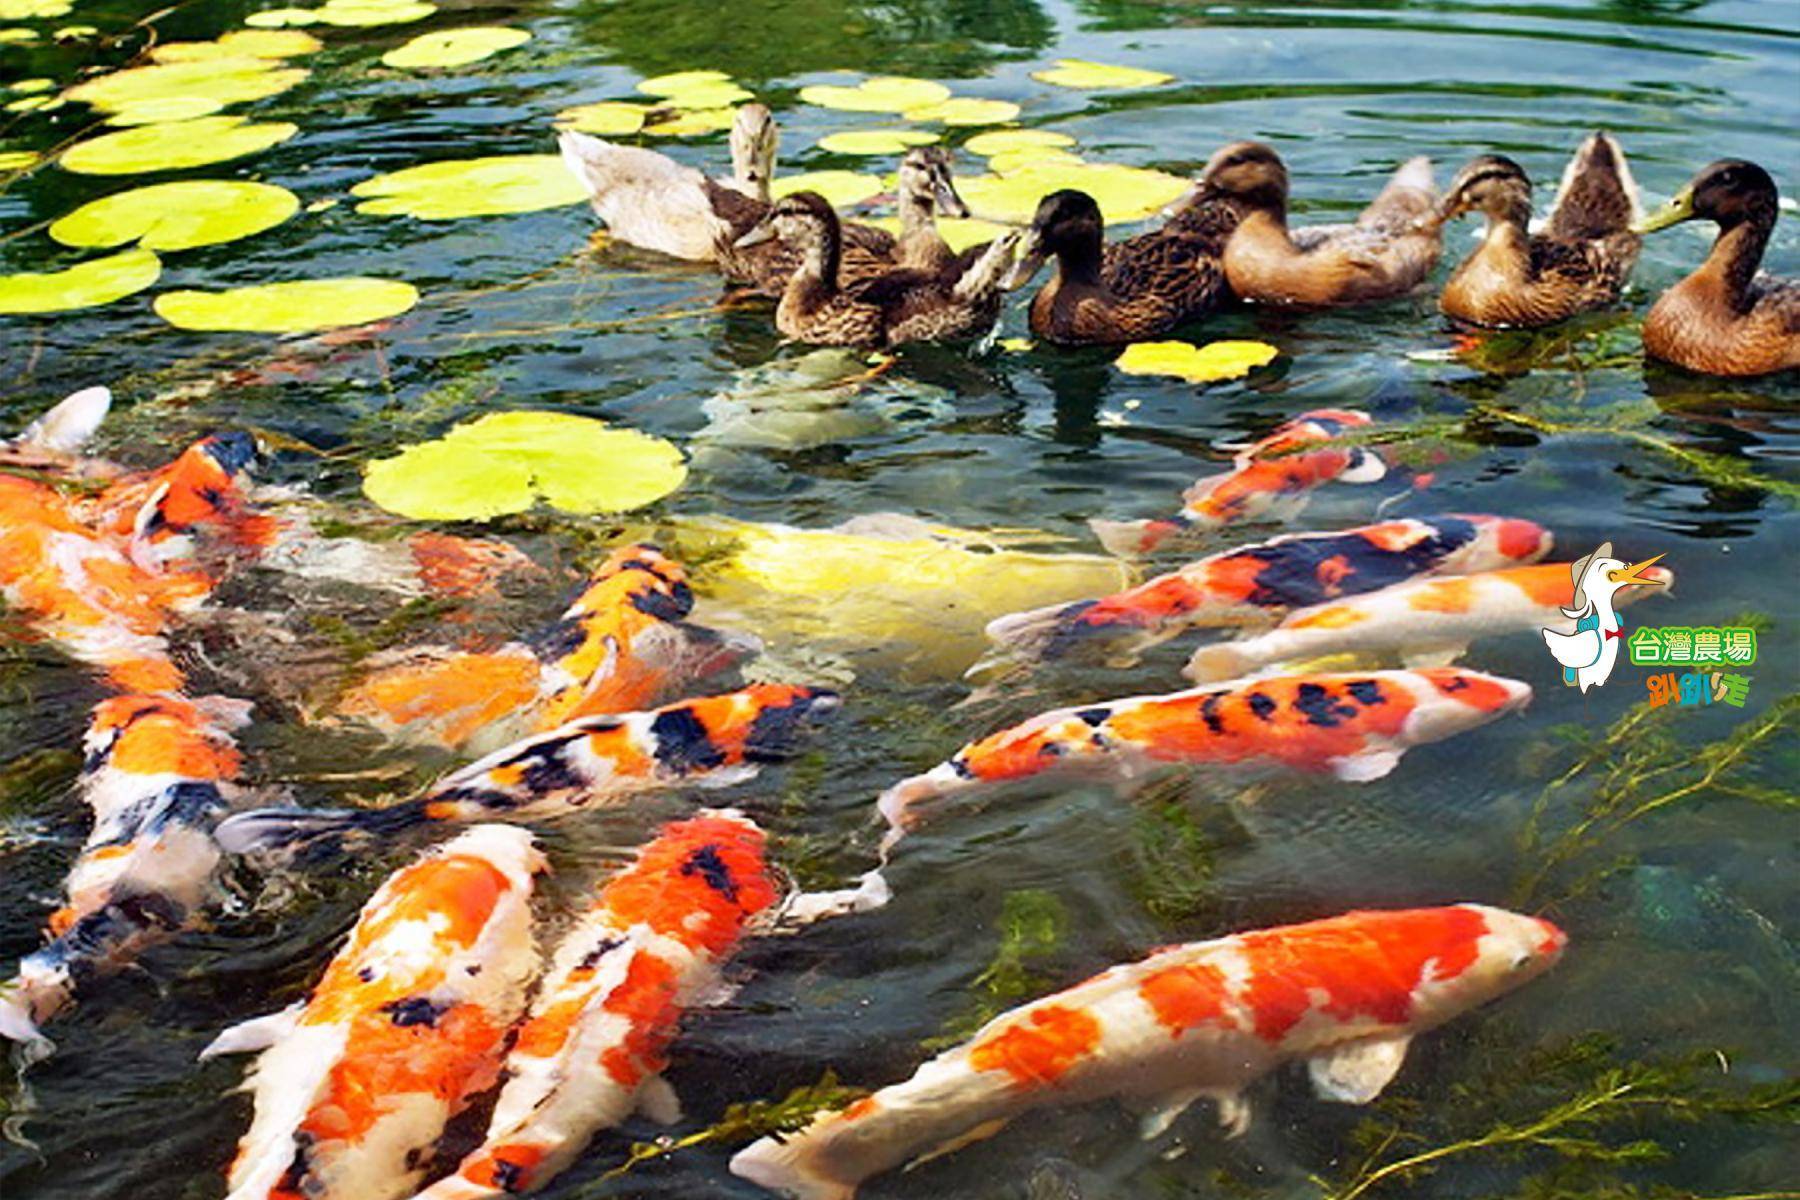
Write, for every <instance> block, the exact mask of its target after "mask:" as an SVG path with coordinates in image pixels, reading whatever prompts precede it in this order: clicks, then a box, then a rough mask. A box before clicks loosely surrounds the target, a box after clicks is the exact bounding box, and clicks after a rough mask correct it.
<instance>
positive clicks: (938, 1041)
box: [921, 888, 1069, 1054]
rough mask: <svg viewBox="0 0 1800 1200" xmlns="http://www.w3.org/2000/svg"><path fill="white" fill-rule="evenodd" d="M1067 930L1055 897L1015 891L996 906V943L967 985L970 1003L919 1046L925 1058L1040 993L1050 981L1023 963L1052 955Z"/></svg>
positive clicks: (1033, 890) (1032, 890)
mask: <svg viewBox="0 0 1800 1200" xmlns="http://www.w3.org/2000/svg"><path fill="white" fill-rule="evenodd" d="M1068 931H1069V911H1068V909H1067V908H1066V907H1064V905H1063V902H1062V901H1061V900H1059V899H1057V897H1056V895H1055V893H1053V892H1047V891H1044V890H1043V889H1042V888H1021V889H1019V890H1018V891H1013V892H1008V893H1006V898H1005V899H1004V900H1002V901H1001V902H1000V944H999V945H998V946H997V947H996V948H995V950H994V957H993V959H992V960H991V961H989V963H988V965H987V966H986V968H984V969H983V970H982V972H981V974H979V975H977V976H976V977H975V978H974V979H972V980H970V981H969V986H968V989H967V990H968V992H969V993H970V995H971V997H972V1002H971V1003H970V1004H969V1005H968V1007H967V1008H966V1009H965V1011H964V1012H962V1013H961V1014H959V1015H958V1016H956V1017H953V1018H951V1019H950V1020H949V1021H948V1022H946V1023H945V1025H944V1028H943V1031H942V1032H941V1033H938V1034H937V1035H936V1036H934V1037H929V1038H926V1039H925V1041H924V1042H923V1043H922V1044H921V1045H922V1048H923V1049H924V1050H926V1051H927V1052H928V1053H932V1054H936V1053H937V1052H938V1051H940V1050H948V1049H949V1048H950V1047H952V1046H954V1045H957V1044H958V1043H960V1042H963V1041H966V1040H967V1039H968V1037H969V1035H971V1034H973V1033H974V1032H975V1031H976V1030H977V1029H980V1028H981V1027H982V1026H983V1025H986V1024H987V1023H988V1022H989V1021H991V1020H993V1019H994V1018H995V1017H997V1016H999V1015H1000V1014H1001V1013H1003V1012H1005V1011H1006V1010H1007V1009H1009V1008H1013V1007H1014V1006H1016V1005H1018V1004H1020V1003H1022V1002H1023V1001H1025V1000H1026V999H1028V998H1029V997H1032V996H1035V995H1037V994H1039V993H1041V992H1043V991H1045V990H1046V989H1047V988H1048V987H1049V986H1050V981H1049V980H1046V979H1043V978H1040V977H1039V976H1037V975H1035V974H1034V973H1033V972H1032V971H1031V970H1030V969H1029V967H1028V965H1027V964H1029V963H1030V962H1031V960H1033V959H1037V958H1043V957H1044V956H1046V955H1049V954H1053V953H1055V951H1056V950H1057V949H1058V947H1060V946H1061V945H1062V942H1063V938H1064V937H1065V936H1066V935H1067V934H1068Z"/></svg>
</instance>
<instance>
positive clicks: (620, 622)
mask: <svg viewBox="0 0 1800 1200" xmlns="http://www.w3.org/2000/svg"><path fill="white" fill-rule="evenodd" d="M693 607H694V594H693V591H692V589H691V588H690V587H689V586H688V582H687V575H686V573H685V572H684V571H683V570H682V569H681V566H680V564H678V563H676V562H674V561H672V560H670V559H668V558H666V557H664V556H663V554H662V553H661V552H660V551H659V550H657V549H656V547H654V546H649V545H642V544H639V545H632V546H624V547H621V548H620V549H617V550H615V551H613V553H612V555H611V556H610V557H609V558H608V559H607V561H606V562H605V563H604V564H603V565H602V566H601V567H600V569H599V570H598V571H596V572H595V573H594V577H593V579H592V581H591V582H590V583H589V585H588V587H587V589H586V590H585V591H583V592H582V594H581V596H580V597H578V598H577V599H576V601H575V603H574V604H572V605H571V606H570V607H569V609H568V610H567V611H566V612H565V613H563V615H562V617H561V619H560V620H558V621H557V622H556V623H555V624H554V625H552V626H550V627H549V628H548V629H545V630H542V631H541V632H539V633H538V634H537V635H535V636H534V637H532V638H530V639H528V640H526V641H523V642H509V643H507V644H506V645H503V646H500V647H498V648H496V649H494V650H491V651H485V652H469V651H451V650H445V649H441V648H434V649H428V650H423V651H421V650H410V651H405V652H403V653H402V654H400V655H398V656H396V657H395V658H393V659H390V660H389V661H388V662H386V663H385V664H382V665H380V666H379V668H378V669H377V670H376V671H375V672H374V673H373V674H372V675H371V676H370V677H369V678H367V679H365V680H364V681H363V682H362V683H361V684H359V685H358V686H357V687H356V688H355V689H354V690H352V691H351V692H350V693H349V694H348V695H347V696H345V697H344V699H343V700H342V701H341V702H340V703H339V704H338V706H337V712H338V714H339V715H342V716H348V717H353V718H356V719H359V720H361V721H363V722H365V723H367V724H369V725H371V726H373V727H375V728H377V729H379V730H381V731H382V732H384V733H386V734H388V735H389V736H405V737H407V738H408V739H409V740H415V741H426V742H432V743H436V744H440V745H443V746H446V747H450V748H456V747H461V746H465V745H468V744H470V743H471V742H475V741H476V740H477V739H479V740H481V741H482V742H484V743H485V744H486V746H487V747H492V746H494V745H504V744H505V743H506V742H508V741H511V740H514V739H516V738H518V737H519V736H522V735H523V734H525V733H528V732H543V731H545V730H550V729H555V728H556V727H557V726H559V725H562V724H565V723H567V722H568V721H571V720H574V719H575V718H577V717H583V716H591V715H597V714H600V713H613V712H632V711H635V710H638V709H643V708H649V707H651V706H652V705H655V704H657V703H660V702H662V701H664V700H667V699H670V698H671V694H672V693H678V692H679V691H680V689H681V688H682V687H684V686H685V685H686V684H688V683H691V682H693V681H696V680H698V679H702V678H705V677H707V676H709V675H713V674H716V673H718V672H720V671H723V670H726V669H728V668H730V667H732V666H735V665H737V664H738V663H740V662H742V661H744V660H745V659H747V658H749V657H750V656H752V655H753V654H755V653H756V652H757V651H758V650H760V649H761V644H760V643H758V642H757V641H756V640H755V639H754V638H750V637H748V636H747V635H743V634H727V633H720V632H718V631H716V630H712V629H707V628H705V627H703V626H699V625H694V624H691V623H689V622H688V621H687V620H686V617H687V615H688V614H689V613H690V612H691V611H692V610H693Z"/></svg>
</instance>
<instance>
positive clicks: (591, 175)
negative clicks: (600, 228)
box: [556, 129, 730, 262]
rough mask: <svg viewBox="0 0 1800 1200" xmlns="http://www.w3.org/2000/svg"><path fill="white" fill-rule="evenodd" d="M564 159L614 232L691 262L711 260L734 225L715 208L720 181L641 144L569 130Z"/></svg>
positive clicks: (562, 145)
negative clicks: (644, 147)
mask: <svg viewBox="0 0 1800 1200" xmlns="http://www.w3.org/2000/svg"><path fill="white" fill-rule="evenodd" d="M556 144H557V146H558V148H559V149H560V150H561V151H562V160H563V164H564V165H565V166H566V167H568V169H569V173H570V174H571V175H573V176H574V177H575V179H576V181H577V182H579V183H580V184H581V186H582V187H584V188H585V189H587V193H588V201H589V203H591V204H592V205H593V207H594V211H595V212H596V213H598V214H599V216H600V219H601V220H602V221H604V222H606V228H607V230H608V231H609V232H610V233H611V234H612V236H613V237H615V238H617V239H619V240H620V241H622V242H629V243H631V244H632V245H634V246H642V247H644V248H645V249H646V250H658V251H661V252H662V253H664V254H668V255H672V256H673V257H675V258H685V259H687V260H689V261H691V262H709V261H711V260H712V259H713V258H714V254H715V251H714V247H715V244H716V243H717V241H718V240H719V238H720V237H722V236H724V235H726V234H728V233H729V232H730V226H729V225H728V224H727V223H726V221H725V220H723V219H722V218H721V217H720V216H719V214H718V213H717V212H715V211H714V209H713V192H714V191H715V190H721V189H717V188H716V185H713V184H711V181H709V180H708V179H707V178H706V176H704V175H702V174H701V173H700V172H699V171H696V170H694V168H692V167H686V166H683V165H681V164H680V163H678V162H676V161H675V160H674V159H672V158H668V157H667V156H665V155H661V154H658V153H656V152H655V151H653V150H644V149H641V148H639V147H637V146H620V145H615V144H614V143H612V142H608V141H606V140H604V139H602V138H597V137H593V136H591V135H589V134H585V133H576V132H574V131H572V130H566V129H565V130H563V131H562V132H561V133H559V134H558V135H557V138H556Z"/></svg>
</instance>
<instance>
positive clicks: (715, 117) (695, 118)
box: [644, 108, 737, 137]
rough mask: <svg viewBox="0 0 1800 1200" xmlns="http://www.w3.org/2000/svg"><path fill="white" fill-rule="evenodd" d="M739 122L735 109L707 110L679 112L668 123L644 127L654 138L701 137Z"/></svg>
mask: <svg viewBox="0 0 1800 1200" xmlns="http://www.w3.org/2000/svg"><path fill="white" fill-rule="evenodd" d="M736 120H737V110H736V109H735V108H705V109H699V110H696V111H693V112H677V113H676V114H675V115H674V116H673V117H670V118H669V119H668V120H666V121H658V122H657V123H656V124H654V125H646V126H644V132H645V133H647V134H650V135H651V136H653V137H700V136H701V135H703V134H708V133H718V132H720V131H721V130H725V129H730V128H731V126H732V123H733V122H734V121H736Z"/></svg>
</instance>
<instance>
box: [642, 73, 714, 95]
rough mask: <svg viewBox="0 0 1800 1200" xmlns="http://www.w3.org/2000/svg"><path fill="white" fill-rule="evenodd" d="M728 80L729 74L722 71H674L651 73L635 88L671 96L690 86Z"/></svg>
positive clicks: (650, 93)
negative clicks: (663, 73)
mask: <svg viewBox="0 0 1800 1200" xmlns="http://www.w3.org/2000/svg"><path fill="white" fill-rule="evenodd" d="M730 82H731V76H729V75H727V74H726V73H725V72H723V71H675V72H673V73H671V74H668V75H652V76H651V77H650V78H648V79H645V80H640V81H639V83H638V85H637V90H638V91H640V92H642V93H644V95H646V96H673V95H674V94H675V93H677V92H685V91H688V90H689V89H691V88H696V87H705V86H706V85H708V84H714V83H730Z"/></svg>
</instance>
